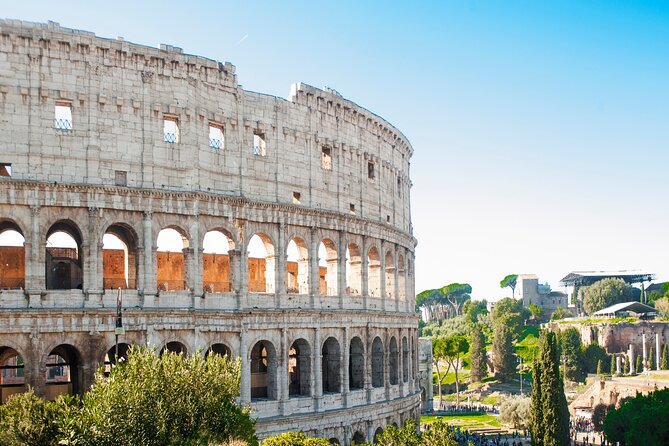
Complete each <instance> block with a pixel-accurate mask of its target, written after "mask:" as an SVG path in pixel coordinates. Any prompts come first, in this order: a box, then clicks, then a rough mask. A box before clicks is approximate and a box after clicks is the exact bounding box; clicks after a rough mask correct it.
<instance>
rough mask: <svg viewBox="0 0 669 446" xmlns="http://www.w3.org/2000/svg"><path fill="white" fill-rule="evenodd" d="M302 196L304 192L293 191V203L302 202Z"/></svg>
mask: <svg viewBox="0 0 669 446" xmlns="http://www.w3.org/2000/svg"><path fill="white" fill-rule="evenodd" d="M301 198H302V194H300V193H299V192H293V204H300V199H301Z"/></svg>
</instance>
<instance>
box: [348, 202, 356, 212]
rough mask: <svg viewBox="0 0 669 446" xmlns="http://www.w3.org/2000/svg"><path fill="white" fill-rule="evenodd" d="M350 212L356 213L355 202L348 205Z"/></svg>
mask: <svg viewBox="0 0 669 446" xmlns="http://www.w3.org/2000/svg"><path fill="white" fill-rule="evenodd" d="M348 212H349V213H351V214H355V205H354V204H353V203H351V204H349V205H348Z"/></svg>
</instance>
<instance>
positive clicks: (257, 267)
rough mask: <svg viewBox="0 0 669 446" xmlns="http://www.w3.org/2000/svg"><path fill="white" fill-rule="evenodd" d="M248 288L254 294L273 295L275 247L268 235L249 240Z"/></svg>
mask: <svg viewBox="0 0 669 446" xmlns="http://www.w3.org/2000/svg"><path fill="white" fill-rule="evenodd" d="M247 251H248V270H249V271H248V273H249V275H248V286H249V292H252V293H273V292H274V287H275V282H276V281H275V272H276V263H275V257H274V245H273V244H272V240H271V239H270V238H269V236H268V235H267V234H262V233H258V234H254V235H253V237H251V239H249V244H248V246H247Z"/></svg>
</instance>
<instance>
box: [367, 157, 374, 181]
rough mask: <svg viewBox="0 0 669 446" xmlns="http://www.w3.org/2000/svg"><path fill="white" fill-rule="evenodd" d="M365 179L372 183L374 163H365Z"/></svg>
mask: <svg viewBox="0 0 669 446" xmlns="http://www.w3.org/2000/svg"><path fill="white" fill-rule="evenodd" d="M367 179H368V180H372V181H374V163H373V162H371V161H370V162H368V163H367Z"/></svg>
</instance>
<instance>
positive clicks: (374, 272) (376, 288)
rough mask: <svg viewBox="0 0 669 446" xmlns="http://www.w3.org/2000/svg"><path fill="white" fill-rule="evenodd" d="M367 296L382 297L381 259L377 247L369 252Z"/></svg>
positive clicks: (373, 247)
mask: <svg viewBox="0 0 669 446" xmlns="http://www.w3.org/2000/svg"><path fill="white" fill-rule="evenodd" d="M367 295H368V296H370V297H381V257H379V251H378V250H377V249H376V246H372V247H371V248H369V250H368V251H367Z"/></svg>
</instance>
